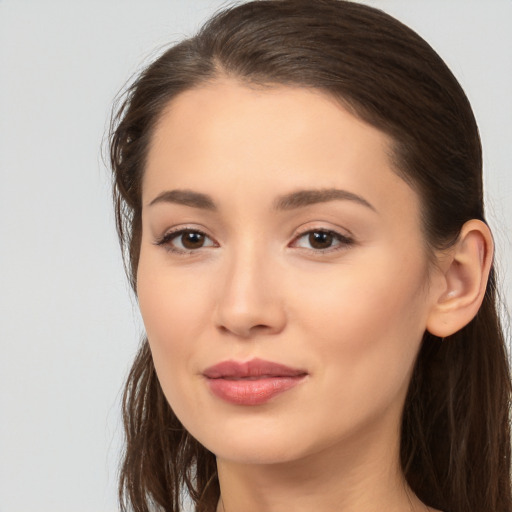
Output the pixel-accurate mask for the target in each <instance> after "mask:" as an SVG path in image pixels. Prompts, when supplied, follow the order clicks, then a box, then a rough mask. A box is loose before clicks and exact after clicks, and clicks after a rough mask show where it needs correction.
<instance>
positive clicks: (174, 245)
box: [156, 228, 216, 253]
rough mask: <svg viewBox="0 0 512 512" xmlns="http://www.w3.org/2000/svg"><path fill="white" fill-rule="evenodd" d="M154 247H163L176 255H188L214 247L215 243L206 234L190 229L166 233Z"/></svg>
mask: <svg viewBox="0 0 512 512" xmlns="http://www.w3.org/2000/svg"><path fill="white" fill-rule="evenodd" d="M156 245H163V246H165V247H166V248H167V249H168V250H169V251H172V252H178V253H190V252H193V251H195V250H197V249H202V248H203V247H216V244H215V242H214V241H213V240H212V239H211V238H210V237H209V236H208V235H206V233H203V232H202V231H199V230H197V229H190V228H187V229H179V230H177V231H171V232H169V233H166V234H165V235H164V236H163V237H162V238H160V239H159V240H157V241H156Z"/></svg>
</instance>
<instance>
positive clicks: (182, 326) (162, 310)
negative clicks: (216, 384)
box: [137, 253, 211, 401]
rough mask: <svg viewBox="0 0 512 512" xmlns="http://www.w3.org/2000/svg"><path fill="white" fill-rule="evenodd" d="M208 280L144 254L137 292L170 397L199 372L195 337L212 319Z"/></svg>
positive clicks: (156, 360)
mask: <svg viewBox="0 0 512 512" xmlns="http://www.w3.org/2000/svg"><path fill="white" fill-rule="evenodd" d="M207 285H208V283H207V282H205V280H203V279H191V278H190V274H189V273H188V274H187V272H179V271H175V270H172V271H171V269H169V268H162V264H161V263H157V262H154V261H152V260H151V258H150V257H146V258H145V257H144V254H143V253H142V254H141V259H140V262H139V270H138V274H137V296H138V301H139V307H140V311H141V314H142V318H143V321H144V326H145V329H146V334H147V337H148V341H149V345H150V348H151V353H152V355H153V361H154V364H155V368H156V371H157V374H158V377H159V380H160V382H161V384H162V387H163V389H164V391H165V394H166V396H167V398H168V399H169V401H171V396H170V395H174V394H177V391H176V393H175V389H176V388H177V386H183V384H184V380H185V379H186V378H187V375H188V378H189V377H190V375H191V374H194V373H197V370H198V369H197V368H196V367H195V366H194V364H195V362H194V355H195V354H194V350H195V347H196V345H195V343H194V340H198V339H200V337H201V333H202V332H203V331H204V329H205V326H206V325H207V324H208V320H209V314H208V311H209V309H210V308H209V304H210V302H211V299H210V297H209V294H208V287H207Z"/></svg>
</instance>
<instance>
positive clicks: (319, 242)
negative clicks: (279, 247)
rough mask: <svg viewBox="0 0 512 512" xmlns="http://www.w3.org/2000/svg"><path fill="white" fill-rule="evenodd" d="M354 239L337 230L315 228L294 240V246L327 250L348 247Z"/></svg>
mask: <svg viewBox="0 0 512 512" xmlns="http://www.w3.org/2000/svg"><path fill="white" fill-rule="evenodd" d="M353 243H354V241H353V240H352V239H351V238H349V237H347V236H345V235H342V234H341V233H337V232H336V231H331V230H324V229H313V230H310V231H306V232H305V233H302V234H301V235H299V236H298V237H297V238H296V239H295V240H294V242H293V244H292V246H293V247H300V248H304V249H310V250H314V251H320V252H322V251H323V252H327V251H332V250H337V249H343V248H346V247H347V246H349V245H352V244H353Z"/></svg>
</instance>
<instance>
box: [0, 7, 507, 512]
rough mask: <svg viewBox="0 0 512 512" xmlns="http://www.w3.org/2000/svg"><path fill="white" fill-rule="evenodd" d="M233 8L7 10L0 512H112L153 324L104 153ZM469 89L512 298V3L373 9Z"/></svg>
mask: <svg viewBox="0 0 512 512" xmlns="http://www.w3.org/2000/svg"><path fill="white" fill-rule="evenodd" d="M223 3H225V2H219V1H214V0H189V1H177V0H174V1H172V0H165V1H164V0H149V1H148V0H146V1H144V2H142V1H139V2H135V1H128V0H125V1H120V0H119V1H114V0H108V1H105V0H103V1H88V2H85V1H84V2H78V1H73V2H69V1H68V2H66V1H64V0H63V1H60V2H59V1H50V0H32V1H30V0H0V73H1V74H0V172H1V182H0V183H1V185H0V258H1V259H0V289H1V294H0V311H1V315H2V316H1V321H0V343H1V356H0V512H28V511H38V512H69V511H73V512H82V511H87V512H90V511H105V512H106V511H114V510H117V505H116V484H117V482H116V476H117V462H118V453H119V449H120V446H121V443H120V440H121V433H122V432H121V428H120V423H119V398H120V390H121V386H122V382H123V380H124V378H125V376H126V373H127V371H128V368H129V365H130V361H131V359H132V357H133V355H134V353H135V351H136V348H137V345H138V339H139V334H140V332H141V322H140V319H139V317H138V313H137V308H136V302H135V300H133V299H132V298H130V294H129V291H128V286H127V284H126V281H125V278H124V275H123V271H122V264H121V260H120V255H119V250H118V245H117V239H116V237H115V231H114V224H113V215H112V212H111V205H110V187H109V180H110V178H109V174H108V171H107V170H106V169H105V167H104V165H103V164H102V161H101V158H100V151H99V148H100V144H101V141H102V137H103V134H104V131H105V127H106V121H107V118H108V115H109V109H110V105H111V103H112V100H113V98H114V96H115V94H116V93H117V92H118V90H119V88H120V87H121V86H122V85H123V84H124V83H125V82H126V81H127V80H128V79H129V77H130V76H131V75H132V73H134V72H135V71H136V70H137V69H140V67H141V65H142V64H143V63H144V62H148V60H149V59H150V58H151V56H154V55H156V54H157V53H158V51H159V49H161V48H162V47H163V45H164V44H166V43H168V42H170V41H175V40H178V39H180V38H181V37H182V36H184V35H190V34H192V33H193V31H194V30H195V29H197V28H198V27H199V24H200V22H201V21H202V20H204V19H205V18H206V17H207V16H208V15H209V14H210V13H212V12H213V11H214V10H216V9H217V8H218V7H219V6H221V5H222V4H223ZM366 3H370V4H372V5H376V6H380V7H382V8H383V9H384V10H387V11H388V12H389V13H391V14H394V15H396V16H397V17H398V18H399V19H401V20H402V21H404V22H405V23H406V24H409V25H410V26H411V27H413V28H414V29H416V30H417V31H418V32H419V33H420V34H421V35H422V36H423V37H425V38H426V39H427V40H428V41H429V42H430V43H431V44H432V45H433V46H434V48H436V49H437V50H438V51H439V53H440V54H441V55H442V56H443V58H444V59H445V60H446V62H447V63H448V65H449V66H450V67H451V68H452V70H453V71H454V73H455V75H456V76H457V77H458V79H459V80H460V82H461V83H462V85H463V87H464V88H465V90H466V92H467V94H468V96H469V98H470V100H471V101H472V104H473V107H474V110H475V113H476V116H477V119H478V121H479V125H480V129H481V134H482V139H483V145H484V150H485V172H486V186H487V203H488V204H487V206H488V216H489V220H490V223H491V226H492V228H493V230H494V233H495V237H496V239H497V244H498V258H499V260H500V262H501V265H500V266H501V275H502V279H503V280H504V281H505V287H504V290H505V293H504V294H505V297H506V298H507V299H508V302H509V303H511V302H512V279H511V272H512V268H511V267H512V265H511V261H512V249H511V241H510V240H511V235H510V232H511V229H510V228H511V224H512V222H511V219H512V172H511V161H512V149H511V147H512V144H511V141H512V123H511V119H512V94H511V91H512V36H511V34H512V1H511V0H491V1H489V0H485V1H484V0H480V1H470V0H459V1H457V0H450V1H429V2H425V1H421V0H400V1H399V0H380V1H379V0H375V1H370V0H368V2H366Z"/></svg>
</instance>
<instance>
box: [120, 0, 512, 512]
mask: <svg viewBox="0 0 512 512" xmlns="http://www.w3.org/2000/svg"><path fill="white" fill-rule="evenodd" d="M111 161H112V167H113V171H114V179H115V187H114V196H115V206H116V213H117V221H118V224H117V225H118V230H119V236H120V240H121V242H122V245H123V247H125V248H126V250H127V263H128V273H129V276H130V279H131V284H132V286H133V289H134V290H135V292H136V294H137V297H138V300H139V304H140V308H141V313H142V316H143V319H144V324H145V327H146V332H147V339H146V340H144V342H143V344H142V347H141V350H140V352H139V354H138V356H137V358H136V361H135V363H134V365H133V368H132V371H131V373H130V376H129V379H128V382H127V386H126V391H125V396H124V419H125V428H126V436H127V445H126V453H125V458H124V462H123V467H122V471H121V480H120V493H121V499H122V501H123V508H124V509H125V510H126V509H128V507H130V506H131V507H132V508H133V509H134V510H137V511H143V510H144V511H145V510H150V509H151V506H155V505H156V506H157V508H158V507H160V508H159V509H162V510H166V511H167V510H168V511H171V510H172V511H178V510H181V505H180V503H181V497H182V490H183V489H184V488H185V489H186V490H187V491H188V493H189V494H190V496H191V498H192V500H193V501H194V503H195V507H196V510H198V511H215V510H217V511H218V512H220V511H222V512H233V511H242V510H243V511H263V510H264V511H280V510H294V511H302V510H319V511H324V510H325V511H338V510H343V511H373V510H375V511H377V510H379V511H380V510H396V511H404V512H405V511H420V510H432V511H434V510H442V511H445V512H459V511H460V512H462V511H473V512H476V511H484V510H485V511H487V510H493V511H496V512H498V511H500V512H505V511H510V510H511V505H512V500H511V483H510V431H509V416H508V410H509V400H510V375H509V370H508V365H507V358H506V352H505V348H504V345H505V344H504V338H503V334H502V330H501V328H500V325H499V318H498V315H497V313H496V290H495V281H496V277H495V272H494V269H493V242H492V236H491V233H490V231H489V228H488V227H487V225H486V223H485V218H484V212H483V201H482V178H481V168H482V158H481V147H480V141H479V136H478V129H477V126H476V122H475V119H474V116H473V113H472V111H471V107H470V105H469V103H468V100H467V98H466V97H465V95H464V93H463V91H462V90H461V88H460V86H459V84H458V83H457V81H456V79H455V78H454V77H453V75H452V74H451V72H450V71H449V70H448V69H447V67H446V65H445V64H444V62H443V61H442V60H441V59H440V58H439V56H437V54H436V53H435V52H434V51H433V50H432V49H431V48H430V46H429V45H428V44H427V43H425V41H423V40H422V39H421V38H420V37H419V36H418V35H417V34H415V33H414V32H412V31H411V30H410V29H408V28H407V27H405V26H404V25H402V24H401V23H400V22H398V21H396V20H395V19H393V18H391V17H390V16H388V15H386V14H384V13H383V12H381V11H378V10H376V9H373V8H370V7H367V6H363V5H359V4H356V3H351V2H346V1H342V0H320V1H317V2H309V1H305V0H270V1H257V2H249V3H246V4H243V5H240V6H238V7H233V8H231V9H227V10H226V11H224V12H221V13H219V14H218V15H216V16H215V17H214V18H213V19H212V20H210V21H209V22H208V23H207V24H206V25H205V26H204V27H203V29H202V30H201V31H200V32H199V34H198V35H197V36H195V37H193V38H192V39H188V40H185V41H183V42H182V43H180V44H178V45H176V46H174V47H173V48H171V49H170V50H168V51H167V52H166V53H164V54H163V55H162V56H161V57H160V58H159V59H158V60H157V61H156V62H154V63H153V64H152V65H150V66H149V67H148V68H147V69H146V70H145V71H144V72H143V73H142V74H141V75H140V77H139V78H138V79H137V80H136V81H135V82H134V84H133V85H132V86H131V88H130V89H129V91H128V94H127V97H126V99H125V101H124V103H123V104H122V105H121V106H120V108H119V109H118V112H117V114H116V115H115V117H114V122H113V128H112V134H111Z"/></svg>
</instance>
